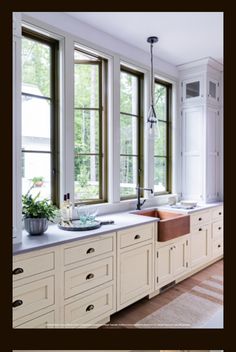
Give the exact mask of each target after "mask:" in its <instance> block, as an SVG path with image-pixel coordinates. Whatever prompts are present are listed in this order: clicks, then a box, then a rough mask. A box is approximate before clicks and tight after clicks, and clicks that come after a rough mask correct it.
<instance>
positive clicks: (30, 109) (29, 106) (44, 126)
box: [22, 95, 51, 151]
mask: <svg viewBox="0 0 236 352" xmlns="http://www.w3.org/2000/svg"><path fill="white" fill-rule="evenodd" d="M50 105H51V103H50V101H49V100H46V99H40V98H34V97H31V96H27V95H22V148H24V149H26V150H42V151H50V149H51V145H50V143H51V138H50V133H51V126H50V125H51V124H50V117H51V112H50V109H51V106H50Z"/></svg>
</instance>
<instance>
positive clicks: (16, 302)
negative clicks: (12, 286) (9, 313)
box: [12, 299, 23, 308]
mask: <svg viewBox="0 0 236 352" xmlns="http://www.w3.org/2000/svg"><path fill="white" fill-rule="evenodd" d="M22 304H23V301H22V300H21V299H17V300H16V301H14V302H13V303H12V307H13V308H16V307H19V306H21V305H22Z"/></svg>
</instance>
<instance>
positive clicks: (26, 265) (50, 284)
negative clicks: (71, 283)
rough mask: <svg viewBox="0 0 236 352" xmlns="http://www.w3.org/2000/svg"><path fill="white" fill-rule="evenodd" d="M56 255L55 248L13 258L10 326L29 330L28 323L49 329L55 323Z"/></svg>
mask: <svg viewBox="0 0 236 352" xmlns="http://www.w3.org/2000/svg"><path fill="white" fill-rule="evenodd" d="M58 255H59V252H58V248H57V247H53V248H51V249H46V250H40V251H36V252H31V253H27V254H22V255H19V256H15V257H14V258H13V270H12V276H13V297H12V307H13V326H14V327H23V326H25V327H30V325H31V323H32V326H36V325H40V326H41V325H44V326H45V327H47V324H50V326H49V327H53V323H54V319H56V320H59V300H58V299H59V296H58V295H56V290H57V286H56V281H57V272H56V266H58ZM32 318H34V319H32ZM30 320H32V321H31V323H30V322H29V321H30Z"/></svg>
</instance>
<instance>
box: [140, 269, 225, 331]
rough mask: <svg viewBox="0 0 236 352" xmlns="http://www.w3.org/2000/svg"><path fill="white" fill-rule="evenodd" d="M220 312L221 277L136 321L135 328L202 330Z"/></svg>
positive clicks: (217, 276)
mask: <svg viewBox="0 0 236 352" xmlns="http://www.w3.org/2000/svg"><path fill="white" fill-rule="evenodd" d="M222 310H223V277H222V276H220V275H214V276H211V277H210V278H208V279H207V280H205V281H203V282H201V283H200V284H199V285H197V286H194V287H193V288H192V289H191V290H190V291H189V292H186V293H183V294H182V295H180V296H179V297H177V298H175V299H174V300H173V301H171V302H170V303H168V304H166V305H165V306H163V307H161V308H160V309H158V310H156V311H155V312H153V313H151V314H149V315H148V316H146V317H145V318H143V319H141V320H139V321H138V322H137V323H136V324H135V327H136V328H142V329H143V328H148V329H150V328H154V329H159V328H165V329H166V328H167V329H168V328H174V329H176V328H180V329H183V328H202V327H204V325H205V324H206V323H207V322H208V321H210V320H211V319H212V317H214V315H215V314H217V312H218V313H220V311H222Z"/></svg>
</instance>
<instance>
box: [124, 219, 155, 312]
mask: <svg viewBox="0 0 236 352" xmlns="http://www.w3.org/2000/svg"><path fill="white" fill-rule="evenodd" d="M155 226H156V224H153V223H152V224H148V225H145V226H139V227H133V228H130V229H127V230H123V231H119V232H118V233H117V250H118V255H117V310H120V309H122V308H124V307H126V306H128V305H129V304H132V303H134V302H135V301H137V300H138V299H140V298H143V297H145V296H147V295H148V294H150V293H151V292H152V291H153V289H154V282H153V276H154V250H153V248H154V228H155Z"/></svg>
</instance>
